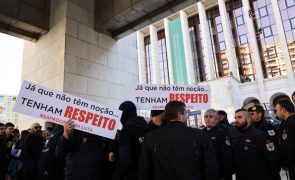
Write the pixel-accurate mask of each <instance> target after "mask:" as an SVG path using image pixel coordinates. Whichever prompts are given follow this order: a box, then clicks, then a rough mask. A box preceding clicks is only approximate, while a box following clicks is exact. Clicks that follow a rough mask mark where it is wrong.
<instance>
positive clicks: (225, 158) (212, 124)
mask: <svg viewBox="0 0 295 180" xmlns="http://www.w3.org/2000/svg"><path fill="white" fill-rule="evenodd" d="M218 122H219V121H218V114H217V111H215V110H214V109H208V110H207V111H206V112H205V124H206V128H205V129H204V131H205V132H207V134H208V135H209V137H210V140H211V142H212V145H213V147H214V149H215V152H216V156H217V162H218V165H219V178H218V179H223V180H231V179H232V174H233V150H232V147H231V142H230V139H229V137H228V136H227V134H226V132H225V131H224V130H223V129H222V128H221V127H220V126H219V125H218Z"/></svg>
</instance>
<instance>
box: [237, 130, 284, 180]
mask: <svg viewBox="0 0 295 180" xmlns="http://www.w3.org/2000/svg"><path fill="white" fill-rule="evenodd" d="M233 148H234V154H235V168H236V179H237V180H250V179H251V180H273V179H277V178H278V177H277V172H278V171H279V169H280V166H279V152H278V149H277V147H276V146H275V144H274V143H273V141H272V140H271V139H270V138H268V137H267V136H266V134H265V133H264V132H262V131H261V130H259V129H256V128H254V126H253V125H250V126H249V127H248V128H247V129H244V130H241V131H240V136H239V137H238V138H237V139H235V140H233Z"/></svg>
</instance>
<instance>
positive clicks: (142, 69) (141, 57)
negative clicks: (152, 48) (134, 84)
mask: <svg viewBox="0 0 295 180" xmlns="http://www.w3.org/2000/svg"><path fill="white" fill-rule="evenodd" d="M136 34H137V41H136V42H137V58H138V70H139V73H138V75H139V83H140V84H144V83H147V82H146V80H147V79H146V62H145V51H144V48H145V47H144V37H143V34H142V33H141V32H139V31H137V33H136Z"/></svg>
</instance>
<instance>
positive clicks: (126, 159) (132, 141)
mask: <svg viewBox="0 0 295 180" xmlns="http://www.w3.org/2000/svg"><path fill="white" fill-rule="evenodd" d="M146 133H147V124H146V121H145V120H144V118H143V117H139V116H137V117H135V118H132V119H130V120H128V122H127V123H126V124H125V126H124V127H123V129H122V131H121V133H120V137H119V153H118V160H117V166H116V172H115V179H116V178H118V177H120V178H124V179H126V180H133V179H137V178H136V172H137V165H138V159H139V155H140V151H141V146H142V142H143V140H144V136H145V134H146Z"/></svg>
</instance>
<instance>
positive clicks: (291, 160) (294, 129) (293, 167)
mask: <svg viewBox="0 0 295 180" xmlns="http://www.w3.org/2000/svg"><path fill="white" fill-rule="evenodd" d="M276 114H277V116H278V117H279V118H280V119H281V120H282V124H281V128H280V151H281V152H280V154H281V162H282V167H283V168H287V169H288V170H289V176H290V179H291V180H294V179H295V108H294V105H293V103H292V102H291V101H290V100H288V99H283V100H280V101H279V103H278V104H277V105H276Z"/></svg>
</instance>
